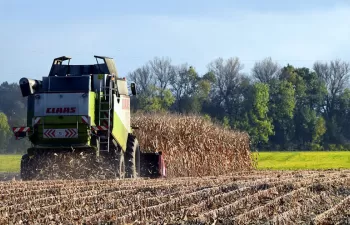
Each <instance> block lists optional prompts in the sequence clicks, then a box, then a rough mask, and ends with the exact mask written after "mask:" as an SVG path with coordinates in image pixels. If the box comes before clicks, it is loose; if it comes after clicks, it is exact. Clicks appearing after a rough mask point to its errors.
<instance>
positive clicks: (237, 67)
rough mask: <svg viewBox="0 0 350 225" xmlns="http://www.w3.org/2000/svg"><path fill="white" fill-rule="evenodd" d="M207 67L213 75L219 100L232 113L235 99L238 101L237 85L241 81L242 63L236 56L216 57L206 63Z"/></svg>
mask: <svg viewBox="0 0 350 225" xmlns="http://www.w3.org/2000/svg"><path fill="white" fill-rule="evenodd" d="M208 69H209V71H210V72H212V73H213V74H214V75H215V78H216V83H215V85H214V89H215V92H216V93H218V97H219V99H220V102H222V103H223V104H224V108H225V109H227V111H228V113H232V112H233V109H234V107H235V104H234V103H236V102H237V101H239V87H240V83H241V81H242V74H241V72H240V71H241V70H242V69H243V65H242V64H241V63H240V61H239V59H238V58H229V59H228V60H226V61H224V59H222V58H218V59H216V60H214V61H212V62H211V63H210V64H209V65H208Z"/></svg>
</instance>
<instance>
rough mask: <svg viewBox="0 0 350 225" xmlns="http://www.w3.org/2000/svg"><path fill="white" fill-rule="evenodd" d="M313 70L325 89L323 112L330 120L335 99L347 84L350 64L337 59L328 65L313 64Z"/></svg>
mask: <svg viewBox="0 0 350 225" xmlns="http://www.w3.org/2000/svg"><path fill="white" fill-rule="evenodd" d="M313 68H314V70H315V72H316V74H317V76H318V77H319V78H320V79H321V80H322V81H323V82H324V83H325V85H326V87H327V91H328V94H327V96H326V108H325V110H326V112H327V114H328V116H329V117H330V118H331V116H332V112H333V109H334V106H335V101H336V98H337V96H338V95H339V94H341V93H342V91H343V90H344V89H345V87H346V86H347V84H348V82H349V77H350V64H349V63H347V62H343V61H341V60H339V59H337V60H334V61H331V62H330V63H327V62H326V63H322V62H315V64H314V66H313Z"/></svg>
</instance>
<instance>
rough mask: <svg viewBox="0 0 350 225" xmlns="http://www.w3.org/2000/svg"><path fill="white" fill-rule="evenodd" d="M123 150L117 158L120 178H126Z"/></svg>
mask: <svg viewBox="0 0 350 225" xmlns="http://www.w3.org/2000/svg"><path fill="white" fill-rule="evenodd" d="M124 155H125V154H124V152H123V150H120V152H119V155H118V160H117V162H118V163H117V170H118V177H119V179H124V178H125V156H124Z"/></svg>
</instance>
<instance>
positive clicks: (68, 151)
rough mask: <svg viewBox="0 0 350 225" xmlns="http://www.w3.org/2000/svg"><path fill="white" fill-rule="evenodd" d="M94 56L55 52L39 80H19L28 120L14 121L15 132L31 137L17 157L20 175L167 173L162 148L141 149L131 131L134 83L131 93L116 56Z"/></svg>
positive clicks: (63, 176) (19, 136)
mask: <svg viewBox="0 0 350 225" xmlns="http://www.w3.org/2000/svg"><path fill="white" fill-rule="evenodd" d="M94 57H95V59H96V64H93V65H70V60H71V58H69V57H65V56H63V57H59V58H55V59H54V60H53V64H52V67H51V70H50V73H49V75H48V76H47V77H43V79H42V80H41V81H40V80H33V79H28V78H22V79H21V80H20V81H19V84H20V89H21V92H22V96H23V97H27V98H28V112H27V126H25V127H13V132H14V135H15V136H16V138H17V139H22V138H29V140H30V142H31V143H32V147H31V148H29V149H28V150H27V154H25V155H23V156H22V160H21V177H22V179H23V180H33V179H86V178H97V179H99V178H103V179H106V178H107V179H113V178H119V179H123V178H136V177H153V178H157V177H164V176H165V175H166V174H165V172H166V171H165V170H166V169H165V164H164V160H163V156H162V154H161V152H156V153H154V152H148V153H146V152H142V151H141V150H140V146H139V143H138V140H137V137H136V136H135V134H134V133H133V128H134V127H132V126H131V124H130V123H131V122H130V96H132V95H136V87H135V83H131V85H130V86H131V88H130V89H131V93H132V94H129V91H128V87H127V81H126V79H125V78H119V77H118V75H117V70H116V67H115V64H114V60H113V59H112V58H109V57H103V56H94ZM134 129H137V128H134Z"/></svg>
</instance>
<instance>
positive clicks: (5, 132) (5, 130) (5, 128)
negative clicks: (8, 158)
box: [0, 112, 11, 153]
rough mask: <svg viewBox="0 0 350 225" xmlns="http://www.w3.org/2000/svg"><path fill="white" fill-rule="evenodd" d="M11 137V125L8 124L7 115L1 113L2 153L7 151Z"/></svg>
mask: <svg viewBox="0 0 350 225" xmlns="http://www.w3.org/2000/svg"><path fill="white" fill-rule="evenodd" d="M10 136H11V130H10V125H9V124H8V120H7V116H6V115H5V113H2V112H0V152H1V153H4V152H5V151H6V148H7V145H8V141H9V139H10Z"/></svg>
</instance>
